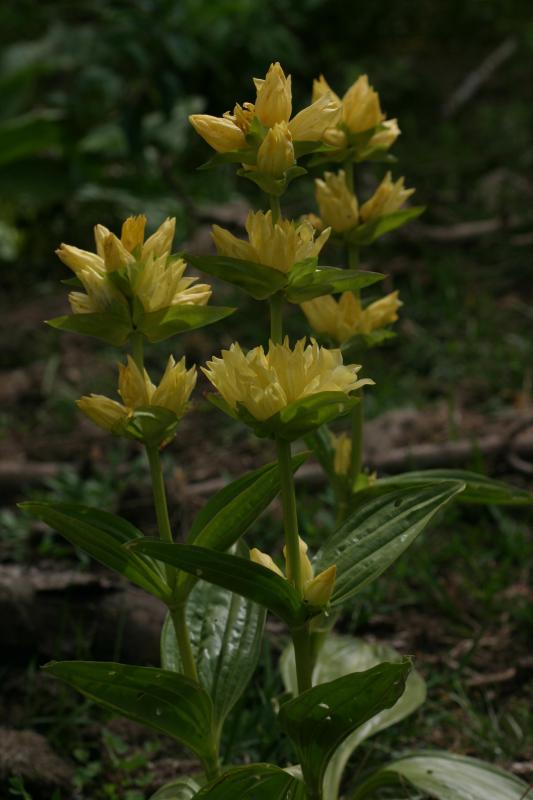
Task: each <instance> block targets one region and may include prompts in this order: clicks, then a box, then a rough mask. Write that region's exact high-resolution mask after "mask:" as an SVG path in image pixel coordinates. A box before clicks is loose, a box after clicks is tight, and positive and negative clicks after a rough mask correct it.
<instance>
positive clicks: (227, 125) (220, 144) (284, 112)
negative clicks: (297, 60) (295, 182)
mask: <svg viewBox="0 0 533 800" xmlns="http://www.w3.org/2000/svg"><path fill="white" fill-rule="evenodd" d="M254 84H255V88H256V94H257V96H256V100H255V103H243V104H242V106H241V105H239V104H238V103H237V105H236V106H235V108H234V109H233V112H230V111H226V112H225V113H224V115H223V116H222V117H212V116H210V115H209V114H192V115H191V116H190V117H189V121H190V122H191V124H192V126H193V127H194V129H195V130H196V132H197V133H198V134H199V135H200V136H201V137H202V138H203V139H204V140H205V141H206V142H207V143H208V144H209V145H211V147H212V148H213V149H214V150H217V151H218V152H219V153H226V152H229V151H231V150H242V149H244V148H245V147H246V145H247V142H246V134H247V133H248V132H249V130H250V126H251V124H252V121H253V119H254V117H257V119H258V120H259V122H260V123H261V124H262V125H263V126H264V127H266V128H273V127H274V126H275V125H277V124H280V123H287V125H288V129H289V132H290V134H291V136H292V140H293V141H294V142H301V141H313V142H314V141H320V139H321V138H322V134H323V133H324V131H325V130H326V129H327V128H330V127H332V126H333V125H335V123H336V122H337V119H338V117H339V113H340V107H339V103H338V102H333V101H332V100H331V98H330V97H323V98H318V100H317V101H316V102H313V103H312V104H311V105H310V106H307V107H306V108H303V109H302V110H301V111H300V112H298V114H296V116H294V117H293V118H292V119H291V113H292V89H291V76H290V75H288V76H286V75H285V73H284V71H283V69H282V67H281V65H280V64H279V62H277V61H276V62H275V63H274V64H271V65H270V67H269V69H268V72H267V74H266V76H265V77H264V78H254ZM247 166H249V165H247Z"/></svg>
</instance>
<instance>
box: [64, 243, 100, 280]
mask: <svg viewBox="0 0 533 800" xmlns="http://www.w3.org/2000/svg"><path fill="white" fill-rule="evenodd" d="M56 255H57V256H59V258H60V259H61V261H62V262H63V264H66V265H67V267H69V268H70V269H71V270H72V272H74V274H75V275H78V274H79V272H80V270H83V269H87V268H89V269H91V270H94V271H95V272H98V273H100V274H102V275H103V274H104V272H105V265H104V261H103V259H102V258H100V257H99V256H98V255H96V253H89V252H88V251H87V250H80V249H79V248H78V247H73V246H72V245H70V244H62V245H61V247H59V248H58V249H57V250H56Z"/></svg>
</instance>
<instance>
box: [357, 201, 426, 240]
mask: <svg viewBox="0 0 533 800" xmlns="http://www.w3.org/2000/svg"><path fill="white" fill-rule="evenodd" d="M425 210H426V207H425V206H412V207H411V208H405V209H402V210H400V211H394V212H393V213H392V214H383V216H381V217H376V219H373V220H370V221H369V222H365V223H364V224H363V225H358V226H357V227H356V228H354V229H353V230H352V231H350V233H349V235H348V238H349V241H350V242H351V243H352V244H357V245H360V246H361V245H368V244H372V242H375V241H376V239H379V237H380V236H383V235H384V234H385V233H390V231H394V230H396V228H400V227H401V226H402V225H405V224H406V222H410V221H411V220H412V219H416V218H417V217H419V216H420V215H421V214H423V213H424V211H425Z"/></svg>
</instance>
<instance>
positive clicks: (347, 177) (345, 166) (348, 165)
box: [342, 161, 354, 194]
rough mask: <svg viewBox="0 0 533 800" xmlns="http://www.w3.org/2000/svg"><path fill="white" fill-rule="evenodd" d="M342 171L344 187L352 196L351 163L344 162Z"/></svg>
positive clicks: (352, 177)
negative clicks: (344, 181)
mask: <svg viewBox="0 0 533 800" xmlns="http://www.w3.org/2000/svg"><path fill="white" fill-rule="evenodd" d="M342 168H343V169H344V176H345V180H346V186H347V187H348V189H349V190H350V192H351V193H352V194H354V169H353V161H345V162H344V164H343V165H342Z"/></svg>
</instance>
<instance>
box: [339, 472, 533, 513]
mask: <svg viewBox="0 0 533 800" xmlns="http://www.w3.org/2000/svg"><path fill="white" fill-rule="evenodd" d="M447 481H461V482H462V483H464V484H465V487H466V488H465V490H464V492H461V494H459V495H458V496H457V500H458V502H460V503H470V504H472V505H474V504H475V505H480V504H487V505H495V506H525V505H532V504H533V494H532V493H531V492H527V491H525V489H519V488H518V487H516V486H511V485H510V484H508V483H504V482H503V481H497V480H494V479H493V478H488V477H487V476H486V475H481V474H479V473H477V472H469V471H467V470H463V469H425V470H418V471H414V472H404V473H403V474H402V475H394V476H392V477H391V478H380V479H379V480H378V481H376V482H375V483H374V484H372V486H369V487H368V489H365V490H364V492H361V493H358V494H357V495H355V496H354V498H353V501H352V504H353V507H354V508H355V507H357V506H359V504H360V503H361V502H366V501H368V500H369V499H371V498H373V497H379V496H382V495H385V494H387V493H389V492H393V491H396V490H398V489H402V488H406V487H417V486H420V485H423V484H427V483H433V484H438V483H446V482H447Z"/></svg>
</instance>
